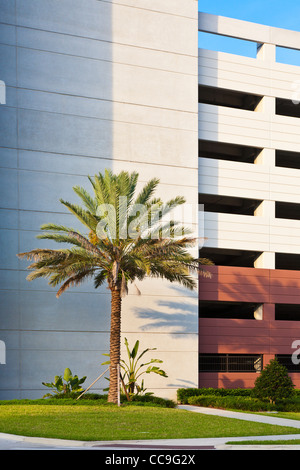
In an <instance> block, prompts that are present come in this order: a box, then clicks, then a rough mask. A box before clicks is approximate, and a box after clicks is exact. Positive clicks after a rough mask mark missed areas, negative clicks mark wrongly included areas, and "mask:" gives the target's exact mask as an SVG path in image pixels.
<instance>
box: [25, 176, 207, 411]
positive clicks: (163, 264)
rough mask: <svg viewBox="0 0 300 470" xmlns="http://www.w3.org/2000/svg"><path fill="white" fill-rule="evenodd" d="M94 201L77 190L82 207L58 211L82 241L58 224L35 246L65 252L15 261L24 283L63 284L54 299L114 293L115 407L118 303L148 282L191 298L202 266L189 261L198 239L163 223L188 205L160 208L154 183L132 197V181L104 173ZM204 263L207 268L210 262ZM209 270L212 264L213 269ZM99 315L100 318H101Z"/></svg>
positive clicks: (35, 253)
mask: <svg viewBox="0 0 300 470" xmlns="http://www.w3.org/2000/svg"><path fill="white" fill-rule="evenodd" d="M89 181H90V183H91V185H92V190H93V193H92V194H89V193H88V191H86V189H84V188H81V187H78V186H76V187H74V188H73V189H74V191H75V193H76V194H77V196H79V198H80V199H81V202H82V203H83V207H82V206H80V205H77V204H73V203H70V202H67V201H63V200H60V201H61V203H62V204H63V205H64V206H65V207H66V208H67V209H68V210H69V211H70V212H71V213H72V214H73V215H75V217H76V218H77V219H78V220H79V221H80V222H81V223H82V225H83V227H84V229H85V231H86V232H85V233H81V232H79V231H77V230H74V229H73V228H70V227H66V226H64V225H58V224H55V223H48V224H45V225H42V226H41V230H42V231H43V233H42V234H40V235H38V236H37V238H40V239H47V240H54V241H55V242H57V243H63V244H69V245H71V247H70V248H61V249H57V250H55V249H50V248H49V249H42V248H37V249H33V250H31V251H29V252H26V253H19V255H18V256H19V257H20V258H25V259H28V260H30V261H31V262H32V264H31V265H30V266H28V269H30V270H32V272H31V273H30V274H29V275H28V277H27V279H28V280H29V281H32V280H34V279H37V278H41V277H44V278H47V279H48V280H49V285H50V286H53V287H56V286H58V285H59V284H61V286H60V288H59V290H58V292H57V297H59V296H60V295H61V294H62V293H63V292H64V291H65V290H66V289H68V288H69V287H71V286H77V285H79V284H81V283H82V282H83V281H84V280H87V279H91V278H92V279H93V280H94V285H95V287H96V288H97V287H99V286H101V285H102V284H104V283H105V282H106V283H107V285H108V288H109V290H110V293H111V312H110V313H111V315H110V317H111V318H110V319H111V326H110V371H109V375H110V385H109V393H108V401H109V402H113V403H117V400H118V376H117V366H118V364H120V334H121V303H122V297H123V296H124V295H126V293H127V289H128V284H129V283H134V281H135V280H143V279H144V278H145V277H156V278H164V279H167V280H168V281H170V282H177V283H179V284H182V285H183V286H184V287H186V288H188V289H191V290H193V289H194V288H196V287H197V279H196V277H197V276H191V273H192V272H194V273H195V274H196V275H197V274H198V273H199V272H200V273H203V272H204V274H207V275H209V274H208V273H206V272H205V271H203V270H201V269H200V265H201V264H207V260H201V259H198V258H194V257H193V256H192V255H191V254H190V251H189V250H190V248H191V247H193V246H195V245H197V242H198V239H197V236H196V237H192V236H190V235H188V234H189V230H187V229H186V228H184V227H182V226H181V224H179V223H178V222H177V221H174V220H168V221H167V222H166V219H167V218H168V217H169V215H170V214H171V212H172V211H173V209H175V208H176V207H177V206H180V205H182V204H184V203H185V200H184V198H183V197H179V196H177V197H175V198H173V199H171V200H170V201H168V202H167V203H163V201H162V200H161V199H160V198H154V197H153V194H154V192H155V190H156V188H157V185H158V183H159V180H158V179H152V180H150V181H149V182H148V183H147V184H146V185H144V187H143V188H142V189H141V191H140V192H139V193H138V194H137V195H136V188H137V183H138V174H137V173H131V174H129V173H127V172H124V171H123V172H121V173H119V174H117V175H116V174H113V173H112V172H111V171H108V170H106V171H105V173H104V174H101V173H99V174H98V175H95V177H94V178H90V177H89ZM208 263H210V262H209V261H208ZM210 264H211V263H210ZM101 313H102V314H103V313H104V312H101Z"/></svg>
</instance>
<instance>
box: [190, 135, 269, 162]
mask: <svg viewBox="0 0 300 470" xmlns="http://www.w3.org/2000/svg"><path fill="white" fill-rule="evenodd" d="M198 151H199V152H198V155H199V157H202V158H211V159H217V160H227V161H234V162H242V163H254V161H255V159H256V157H257V156H258V155H259V154H260V152H261V151H262V149H261V148H258V147H249V146H246V145H236V144H228V143H225V142H213V141H208V140H199V141H198Z"/></svg>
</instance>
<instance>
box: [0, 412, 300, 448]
mask: <svg viewBox="0 0 300 470" xmlns="http://www.w3.org/2000/svg"><path fill="white" fill-rule="evenodd" d="M178 408H179V409H183V410H187V411H191V412H195V413H201V414H211V415H216V416H223V417H226V418H236V419H242V420H246V421H256V422H260V423H268V424H273V425H279V426H289V427H292V428H295V429H299V434H288V435H283V436H281V435H277V436H273V435H272V436H248V437H221V438H203V439H160V440H135V441H132V440H128V441H93V442H86V441H70V440H62V439H46V438H39V437H25V436H15V435H11V434H4V433H2V434H1V433H0V450H24V449H26V450H57V449H60V450H159V449H161V450H166V449H169V450H174V449H175V450H179V449H186V450H192V449H194V450H197V449H199V450H213V449H214V450H250V449H251V450H256V449H259V450H270V449H272V450H300V445H273V446H272V445H271V446H270V445H268V446H265V445H261V446H260V445H255V446H249V445H245V446H234V445H232V444H230V445H228V444H226V443H227V442H228V441H230V442H232V441H249V440H256V441H258V440H259V441H266V440H268V441H270V440H274V441H277V440H290V439H300V421H297V420H292V419H283V418H276V417H275V416H274V415H273V414H272V416H259V415H255V414H247V413H239V412H232V411H227V410H219V409H213V408H202V407H196V406H189V405H179V406H178Z"/></svg>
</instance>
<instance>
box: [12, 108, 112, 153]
mask: <svg viewBox="0 0 300 470" xmlns="http://www.w3.org/2000/svg"><path fill="white" fill-rule="evenodd" d="M111 131H112V127H111V123H110V122H109V121H103V120H99V119H91V118H83V117H78V116H67V115H59V114H52V113H42V112H38V111H29V110H23V109H22V110H20V111H19V145H20V147H21V148H23V149H27V150H38V151H45V152H54V153H66V154H69V155H73V154H74V155H87V156H94V157H100V156H101V157H106V158H111V149H112V145H113V140H112V135H111Z"/></svg>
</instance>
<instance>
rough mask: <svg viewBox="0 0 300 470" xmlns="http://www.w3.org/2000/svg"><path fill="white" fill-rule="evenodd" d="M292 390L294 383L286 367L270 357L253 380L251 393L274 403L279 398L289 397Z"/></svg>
mask: <svg viewBox="0 0 300 470" xmlns="http://www.w3.org/2000/svg"><path fill="white" fill-rule="evenodd" d="M293 391H294V384H293V382H292V379H291V378H290V376H289V375H288V371H287V368H286V367H285V366H284V365H282V364H280V363H279V362H278V360H277V359H276V358H275V359H271V361H270V362H269V364H267V365H266V366H265V367H264V369H263V370H262V371H261V373H260V375H259V376H258V377H257V379H256V380H255V384H254V389H253V395H254V396H255V397H257V398H261V399H267V400H269V401H270V403H276V402H277V401H278V400H280V399H283V398H288V397H290V396H291V395H292V393H293Z"/></svg>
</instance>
